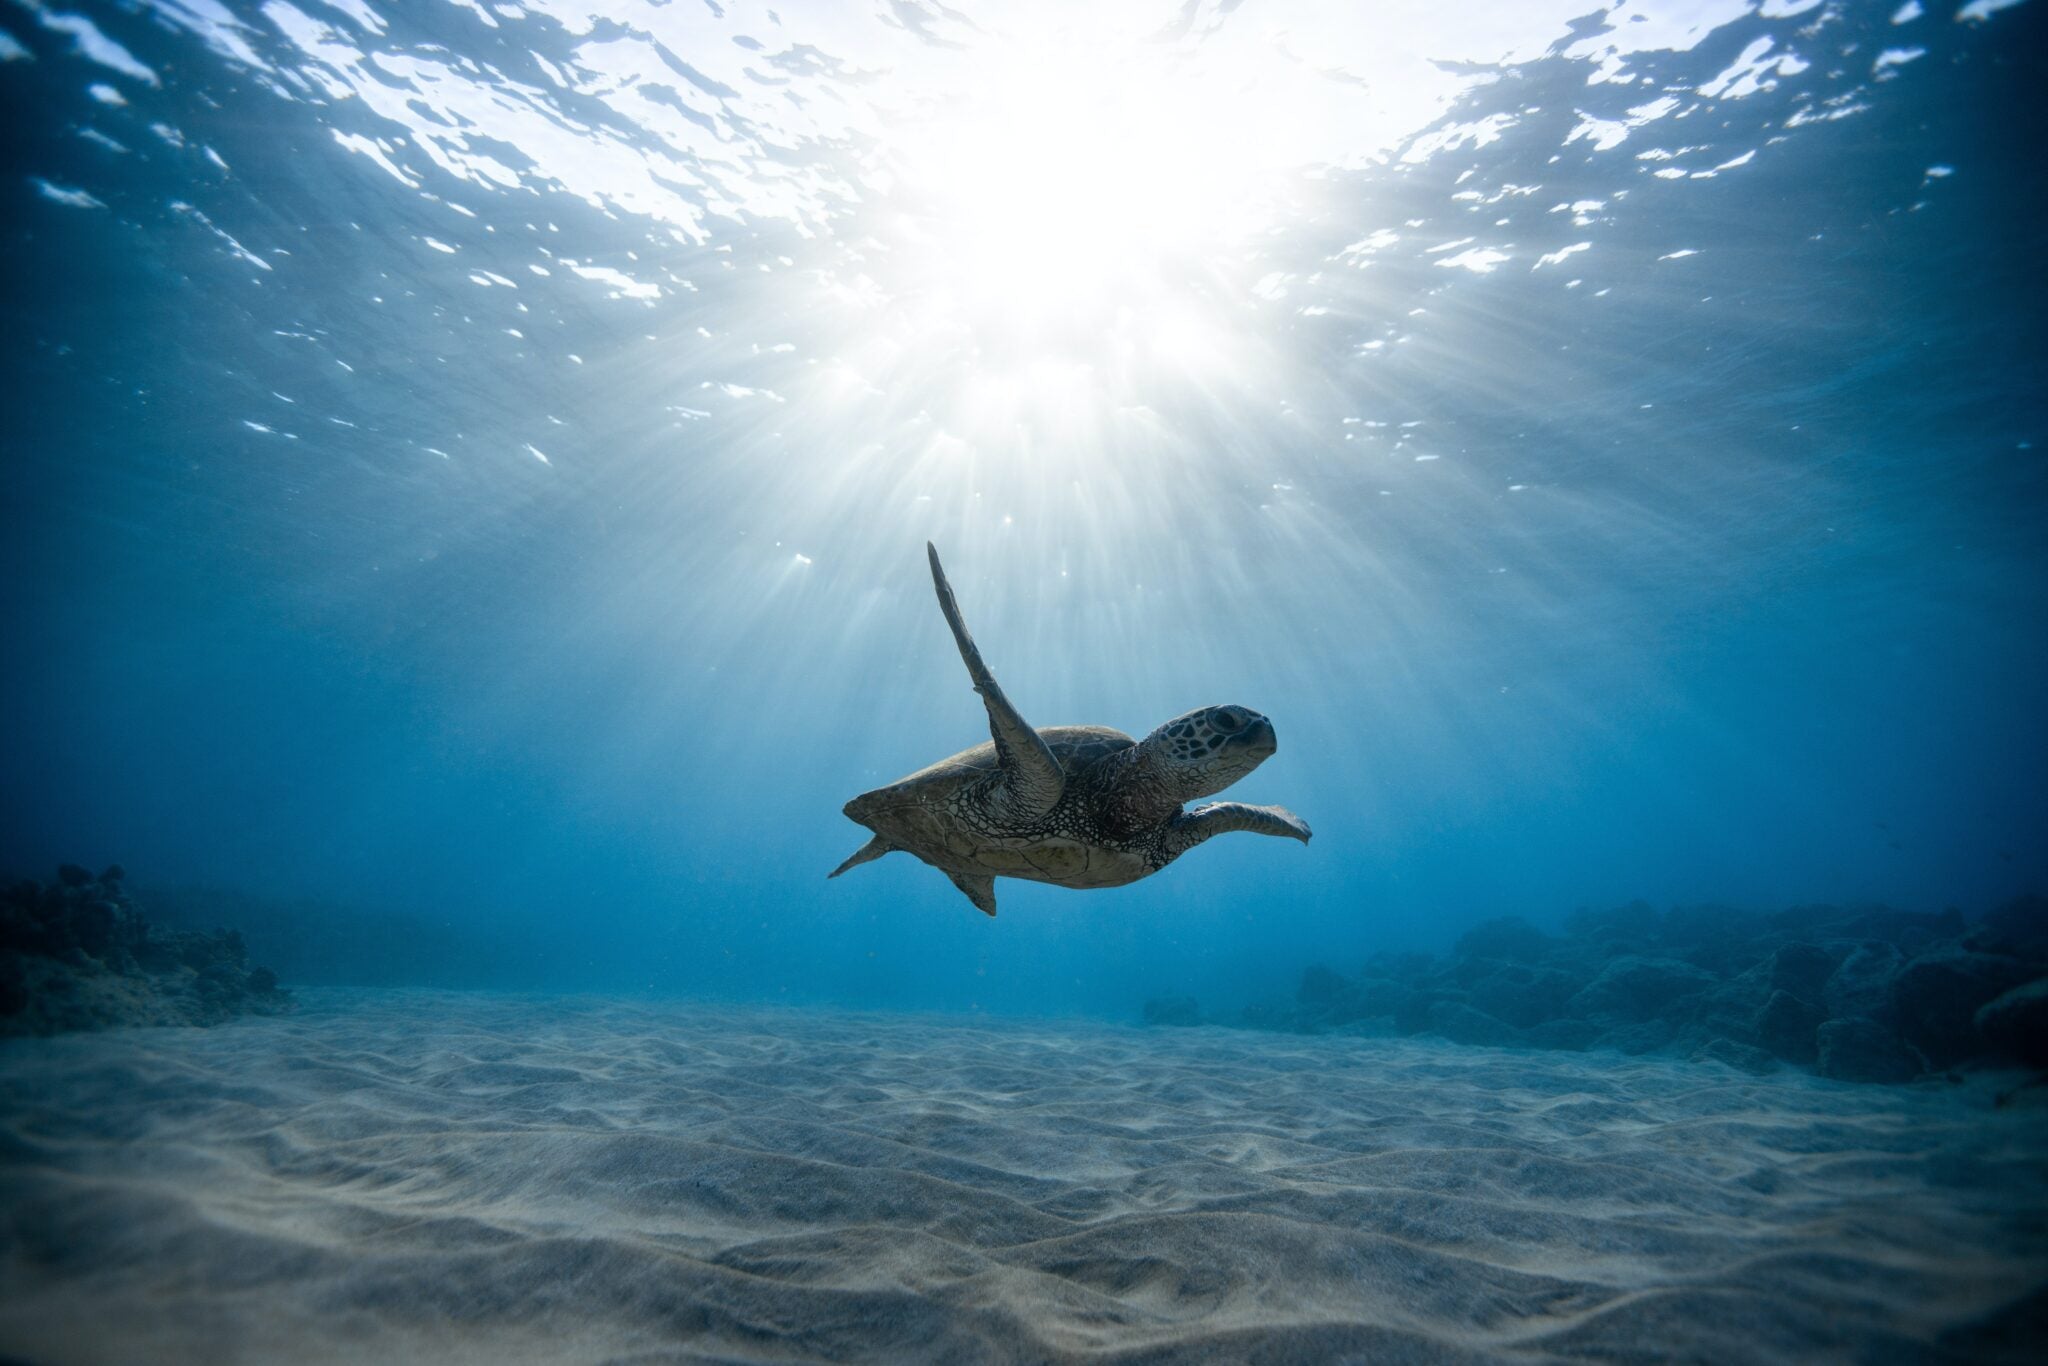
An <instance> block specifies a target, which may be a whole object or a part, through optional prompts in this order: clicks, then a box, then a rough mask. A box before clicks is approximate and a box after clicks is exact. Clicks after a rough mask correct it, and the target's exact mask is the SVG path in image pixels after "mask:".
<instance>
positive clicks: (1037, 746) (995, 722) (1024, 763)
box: [924, 541, 1066, 915]
mask: <svg viewBox="0 0 2048 1366" xmlns="http://www.w3.org/2000/svg"><path fill="white" fill-rule="evenodd" d="M924 548H925V550H926V552H927V553H928V554H929V555H930V556H931V561H932V586H933V587H935V588H937V589H938V591H939V610H940V611H941V612H944V613H945V614H946V625H948V626H950V627H952V628H953V643H954V644H956V645H958V646H959V647H960V658H961V659H962V660H964V661H965V662H966V664H967V674H968V677H970V678H972V679H973V680H974V690H975V691H976V692H978V693H980V694H981V700H982V702H983V703H984V704H985V705H986V706H987V707H988V729H989V734H990V735H992V736H994V737H995V742H996V761H997V762H998V763H999V764H1001V765H1002V778H1001V781H1000V782H998V783H997V784H996V787H995V790H994V791H993V792H992V793H991V794H990V801H991V803H992V804H993V805H995V806H996V807H997V808H998V809H997V812H996V814H997V815H998V816H999V817H1000V818H1001V819H1003V820H1005V821H1023V822H1028V821H1033V820H1037V819H1038V818H1039V817H1041V816H1043V815H1045V814H1046V813H1047V812H1049V811H1051V810H1052V809H1053V807H1054V806H1055V805H1056V804H1057V803H1058V802H1059V799H1060V791H1061V789H1062V788H1063V787H1064V786H1065V785H1066V778H1065V776H1064V775H1063V774H1062V773H1061V771H1060V763H1059V760H1057V759H1055V758H1053V757H1052V750H1050V749H1049V748H1047V747H1046V743H1045V741H1044V740H1043V739H1042V738H1041V737H1040V736H1039V734H1038V732H1037V731H1035V730H1033V729H1031V727H1030V726H1029V725H1028V724H1026V723H1025V720H1024V718H1023V717H1022V716H1019V715H1018V714H1017V709H1016V708H1015V707H1013V706H1011V705H1010V699H1009V698H1007V697H1005V696H1003V690H1002V687H1001V686H1000V685H999V684H997V682H996V678H995V675H994V674H992V673H990V672H989V671H988V665H986V664H984V663H982V660H981V650H980V649H979V648H978V647H976V645H975V643H974V637H973V636H971V635H968V634H967V623H966V622H964V621H962V620H961V619H960V607H959V604H958V603H956V602H954V601H953V586H952V585H951V584H949V583H947V582H946V571H945V570H944V569H943V568H941V567H940V565H939V551H938V547H937V546H934V545H933V544H932V543H931V542H930V541H926V542H925V546H924ZM954 880H955V881H956V882H957V881H958V880H959V879H957V878H956V879H954ZM961 890H962V891H966V889H965V888H964V887H963V888H962V889H961ZM968 895H969V896H973V895H974V894H973V893H972V892H968ZM975 904H976V905H977V906H980V905H981V902H980V901H979V900H977V901H976V902H975ZM982 909H983V910H985V911H987V912H988V913H989V914H990V915H994V914H995V902H994V900H993V899H991V900H990V902H989V904H988V905H986V906H982Z"/></svg>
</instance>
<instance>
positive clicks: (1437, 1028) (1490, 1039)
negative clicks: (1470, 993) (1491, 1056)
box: [1429, 1001, 1522, 1048]
mask: <svg viewBox="0 0 2048 1366" xmlns="http://www.w3.org/2000/svg"><path fill="white" fill-rule="evenodd" d="M1429 1029H1430V1032H1432V1033H1435V1034H1441V1035H1443V1036H1444V1037H1445V1038H1446V1039H1449V1040H1450V1041H1451V1042H1452V1043H1473V1044H1482V1045H1486V1046H1489V1047H1496V1048H1511V1047H1513V1046H1514V1045H1516V1044H1519V1043H1521V1042H1522V1032H1521V1031H1520V1030H1519V1029H1516V1028H1515V1027H1514V1026H1513V1025H1511V1024H1509V1023H1507V1022H1506V1021H1505V1020H1498V1019H1495V1018H1494V1017H1493V1016H1491V1015H1488V1014H1487V1013H1486V1012H1485V1011H1483V1010H1474V1009H1473V1008H1472V1007H1471V1006H1468V1005H1466V1004H1465V1003H1464V1002H1463V1001H1437V1002H1434V1003H1432V1004H1431V1006H1430V1007H1429Z"/></svg>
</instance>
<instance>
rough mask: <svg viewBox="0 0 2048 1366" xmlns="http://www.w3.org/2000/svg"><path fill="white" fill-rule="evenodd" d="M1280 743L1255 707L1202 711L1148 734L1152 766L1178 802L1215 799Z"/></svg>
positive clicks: (1146, 741)
mask: <svg viewBox="0 0 2048 1366" xmlns="http://www.w3.org/2000/svg"><path fill="white" fill-rule="evenodd" d="M1279 747H1280V742H1279V740H1278V739H1277V738H1275V736H1274V734H1273V723H1272V722H1271V721H1268V720H1267V719H1266V718H1265V717H1263V716H1261V715H1259V714H1258V713H1257V712H1255V711H1253V710H1252V709H1251V708H1250V707H1198V708H1196V709H1195V710H1194V711H1191V712H1189V713H1187V715H1185V716H1176V717H1174V718H1173V719H1172V720H1171V721H1168V722H1167V723H1166V724H1165V725H1163V726H1161V727H1160V728H1159V729H1158V730H1155V731H1153V732H1152V733H1151V734H1150V735H1148V736H1146V737H1145V739H1144V741H1143V743H1142V744H1141V745H1140V746H1139V748H1141V749H1143V750H1144V751H1145V752H1146V754H1145V757H1146V759H1147V761H1148V765H1147V766H1148V767H1150V768H1151V769H1152V770H1153V771H1154V772H1155V773H1157V774H1159V775H1160V777H1161V778H1162V779H1164V781H1165V782H1166V784H1167V785H1168V787H1170V788H1171V789H1172V790H1173V792H1174V796H1175V797H1176V799H1177V800H1179V801H1183V802H1191V801H1194V800H1195V799H1196V798H1198V797H1209V796H1214V795H1215V794H1216V793H1218V792H1221V791H1222V790H1223V789H1224V788H1226V787H1229V786H1230V785H1231V784H1232V783H1234V782H1236V781H1237V780H1238V779H1239V778H1242V777H1244V775H1245V774H1247V773H1249V772H1251V771H1252V770H1253V769H1255V768H1257V767H1258V766H1259V765H1260V764H1262V763H1264V762H1266V759H1267V758H1268V756H1270V755H1271V754H1272V753H1273V751H1274V750H1276V749H1278V748H1279Z"/></svg>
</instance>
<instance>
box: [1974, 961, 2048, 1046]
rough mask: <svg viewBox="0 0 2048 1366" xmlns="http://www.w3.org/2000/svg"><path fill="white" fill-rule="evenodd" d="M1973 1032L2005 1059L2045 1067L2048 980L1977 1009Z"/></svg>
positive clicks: (2047, 1042) (2010, 992) (2047, 1033)
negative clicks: (2005, 1057) (1975, 1025)
mask: <svg viewBox="0 0 2048 1366" xmlns="http://www.w3.org/2000/svg"><path fill="white" fill-rule="evenodd" d="M1977 1033H1978V1034H1979V1035H1980V1036H1981V1037H1982V1038H1983V1039H1984V1041H1985V1042H1986V1043H1988V1044H1990V1045H1991V1047H1993V1048H1995V1049H1997V1050H1998V1051H1999V1052H2000V1053H2002V1054H2004V1055H2005V1056H2007V1057H2011V1058H2016V1059H2018V1060H2019V1061H2020V1062H2023V1063H2025V1064H2026V1065H2027V1066H2029V1067H2041V1068H2048V977H2041V978H2037V979H2035V980H2034V981H2031V982H2029V983H2027V984H2026V985H2025V986H2023V987H2014V988H2013V989H2012V990H2011V991H2008V992H2006V993H2005V994H2004V995H2003V996H1999V997H1997V998H1996V999H1994V1000H1991V1001H1987V1002H1985V1003H1984V1004H1983V1005H1981V1006H1979V1007H1978V1008H1977Z"/></svg>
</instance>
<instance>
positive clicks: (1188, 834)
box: [1166, 802, 1313, 858]
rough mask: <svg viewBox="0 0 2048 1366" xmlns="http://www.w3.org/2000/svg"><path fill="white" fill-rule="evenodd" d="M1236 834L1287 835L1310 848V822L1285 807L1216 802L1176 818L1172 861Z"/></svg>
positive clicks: (1169, 830) (1169, 837)
mask: <svg viewBox="0 0 2048 1366" xmlns="http://www.w3.org/2000/svg"><path fill="white" fill-rule="evenodd" d="M1232 830H1249V831H1251V832H1252V833H1253V834H1254V835H1285V836H1287V837H1288V838H1289V839H1297V840H1300V841H1301V842H1302V843H1303V844H1307V843H1308V840H1309V835H1310V834H1311V833H1313V832H1311V831H1310V830H1309V828H1308V822H1307V821H1305V820H1303V819H1302V818H1301V817H1299V816H1297V815H1295V814H1294V813H1293V812H1292V811H1289V810H1288V809H1287V808H1286V807H1284V806H1247V805H1245V804H1244V803H1243V802H1214V803H1212V804H1210V805H1208V806H1198V807H1196V808H1195V809H1194V810H1192V811H1187V812H1183V813H1182V814H1181V815H1178V816H1175V817H1174V818H1173V819H1172V820H1171V821H1170V822H1168V823H1167V827H1166V848H1167V852H1168V856H1169V857H1173V858H1178V857H1179V856H1180V855H1182V854H1185V853H1186V852H1187V851H1188V850H1190V849H1192V848H1194V847H1195V846H1196V845H1198V844H1200V843H1201V842H1202V841H1203V840H1205V839H1208V838H1209V837H1210V836H1212V835H1222V834H1228V833H1229V832H1230V831H1232Z"/></svg>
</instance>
